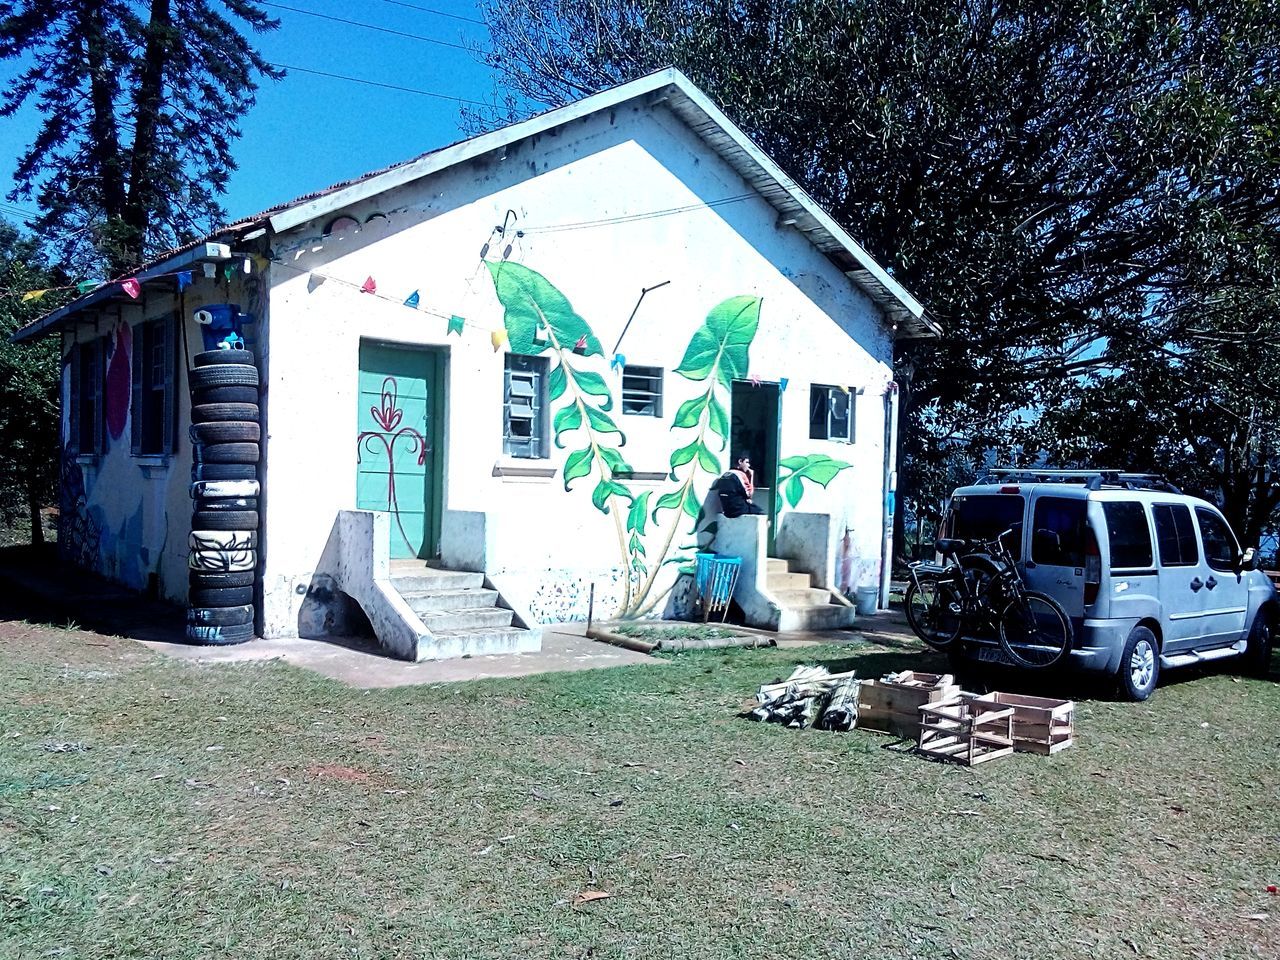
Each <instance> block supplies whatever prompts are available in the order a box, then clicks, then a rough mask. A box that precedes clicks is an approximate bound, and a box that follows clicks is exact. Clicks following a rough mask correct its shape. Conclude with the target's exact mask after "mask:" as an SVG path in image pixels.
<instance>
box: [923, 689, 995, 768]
mask: <svg viewBox="0 0 1280 960" xmlns="http://www.w3.org/2000/svg"><path fill="white" fill-rule="evenodd" d="M916 750H917V751H918V752H919V753H922V754H924V755H925V756H926V757H933V758H934V759H937V760H949V761H951V762H952V763H961V764H964V765H965V766H966V767H973V766H976V765H977V764H979V763H986V762H987V761H988V760H997V759H999V758H1000V757H1007V756H1009V755H1010V754H1011V753H1013V707H995V708H993V707H992V706H991V705H990V704H984V703H980V702H979V701H978V700H977V699H976V698H975V699H973V700H956V701H954V702H952V703H927V704H925V705H924V706H922V707H921V708H920V733H919V736H918V738H917V740H916Z"/></svg>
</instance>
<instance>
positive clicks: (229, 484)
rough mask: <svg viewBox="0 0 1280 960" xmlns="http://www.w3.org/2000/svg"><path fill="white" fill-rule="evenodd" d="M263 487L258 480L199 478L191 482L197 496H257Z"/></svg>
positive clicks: (192, 489) (194, 495) (192, 492)
mask: <svg viewBox="0 0 1280 960" xmlns="http://www.w3.org/2000/svg"><path fill="white" fill-rule="evenodd" d="M260 490H261V487H259V486H258V481H257V480H197V481H196V482H195V483H193V484H191V496H192V498H193V499H194V498H196V497H256V496H257V495H258V492H259V491H260Z"/></svg>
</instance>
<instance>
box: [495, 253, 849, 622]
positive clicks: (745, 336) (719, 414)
mask: <svg viewBox="0 0 1280 960" xmlns="http://www.w3.org/2000/svg"><path fill="white" fill-rule="evenodd" d="M486 265H487V266H488V269H489V275H490V277H491V279H492V280H493V285H494V290H495V293H496V294H497V297H498V300H499V302H500V303H501V304H502V307H503V311H504V314H503V320H504V324H505V326H506V332H507V338H508V341H509V343H510V345H511V350H512V352H514V353H520V354H528V355H538V354H548V355H549V358H550V360H551V368H550V372H549V374H548V403H549V404H550V406H551V412H552V433H553V435H554V438H555V445H556V447H557V448H559V449H568V450H569V452H568V454H567V455H566V457H565V461H564V467H563V471H562V477H563V480H564V488H565V492H566V493H567V492H570V491H571V490H572V488H573V485H574V483H575V482H577V481H582V480H586V481H587V482H589V483H590V484H591V503H592V506H593V507H594V508H595V509H597V510H599V511H600V512H601V513H603V514H605V515H607V516H610V517H612V520H613V525H614V530H615V533H616V536H617V540H618V549H619V554H620V557H621V559H622V569H623V571H624V573H625V575H624V576H623V577H622V584H621V594H622V596H621V602H620V603H619V605H618V616H620V617H626V618H631V617H642V616H646V615H648V614H651V613H652V612H653V611H654V610H656V609H657V608H658V605H659V604H660V603H662V602H663V601H664V600H665V599H666V598H667V596H668V594H669V593H670V592H671V590H673V589H675V588H676V587H677V585H678V584H680V583H682V582H683V581H684V578H680V577H677V578H676V579H675V581H674V582H673V583H672V584H671V585H670V586H668V587H666V588H665V589H662V590H659V589H658V580H659V574H660V573H661V572H662V570H663V569H664V568H665V567H667V566H668V565H675V566H676V567H677V570H679V571H680V572H681V573H687V572H691V567H690V566H689V564H690V563H691V562H692V560H693V551H694V550H695V549H696V547H695V545H694V543H684V544H677V542H676V537H677V535H678V533H679V532H680V531H681V530H682V529H684V530H686V531H687V534H688V536H687V537H685V538H683V539H686V540H692V541H695V542H696V540H697V539H698V536H699V534H701V535H702V537H703V539H704V540H705V539H706V538H707V537H708V536H709V537H714V535H715V532H716V526H717V521H715V520H714V519H710V518H709V517H708V516H707V514H706V512H705V510H704V508H703V503H704V502H705V500H706V496H707V493H708V491H709V489H710V485H711V483H713V482H714V481H715V480H716V479H718V478H719V476H720V475H721V471H722V468H723V465H722V461H721V456H722V455H723V454H724V452H725V450H726V448H727V446H728V444H729V434H730V425H729V414H728V408H729V400H730V397H731V391H732V387H733V383H734V381H735V380H743V379H747V378H748V377H749V372H748V371H749V367H750V350H751V344H752V342H753V341H754V340H755V336H756V332H757V330H758V329H759V325H760V316H761V305H762V301H761V299H760V298H759V297H755V296H747V295H740V296H734V297H729V298H728V299H727V300H724V301H722V302H720V303H718V304H716V305H715V306H714V307H712V309H711V311H710V312H709V313H708V314H707V316H706V318H705V319H704V320H703V322H702V323H701V325H700V326H698V327H697V329H695V330H694V332H693V336H692V337H691V338H690V340H689V344H688V346H687V347H686V349H685V353H684V357H683V359H682V360H681V362H680V365H679V366H678V367H677V368H676V370H675V372H676V373H677V374H678V375H679V376H681V377H683V378H684V379H685V380H686V381H688V382H689V383H690V384H692V385H693V386H695V387H696V388H697V390H696V393H695V395H694V396H692V397H690V398H689V399H687V400H685V401H683V402H682V403H681V404H680V406H679V408H678V409H677V411H676V414H675V417H674V418H673V420H672V423H671V429H672V431H675V432H676V433H677V436H678V438H679V439H678V443H679V444H680V445H679V446H677V447H676V448H675V449H674V450H672V452H671V455H670V460H669V466H670V474H669V482H670V489H668V490H666V491H665V492H657V491H653V490H645V491H643V492H640V493H636V492H634V491H633V490H632V489H631V487H630V486H629V485H628V484H627V482H626V480H627V478H628V477H629V476H630V474H631V472H632V470H631V467H630V465H629V464H628V463H627V461H626V458H625V456H624V454H623V452H622V450H623V447H625V446H626V442H627V441H626V436H625V435H624V434H623V432H622V431H621V430H620V429H619V427H618V425H617V423H616V422H615V421H614V419H613V417H612V416H611V415H610V414H611V411H612V409H613V392H612V390H611V388H610V387H609V384H608V381H607V380H606V379H605V377H604V376H603V375H602V374H601V373H600V372H599V371H598V370H593V369H591V368H590V366H591V359H592V358H593V357H600V358H603V350H602V349H601V346H600V341H599V339H598V338H597V337H596V335H595V333H594V332H593V331H592V329H591V326H590V324H589V323H588V322H587V321H586V320H585V319H583V318H582V317H581V316H580V315H579V314H578V313H577V312H576V311H575V310H574V309H573V306H572V304H571V303H570V302H569V299H568V298H567V297H566V296H565V295H564V294H563V293H562V292H561V291H560V290H559V289H557V288H556V287H555V286H554V285H553V284H552V283H551V282H550V281H549V280H547V278H546V277H544V276H542V275H541V274H540V273H538V272H537V271H535V270H532V269H530V268H529V267H526V266H524V265H523V264H520V263H514V262H512V261H500V262H493V261H486ZM848 468H849V464H847V463H844V462H843V461H839V460H834V459H832V458H830V457H827V456H825V455H822V454H811V455H808V456H802V457H788V458H786V459H785V460H783V461H782V462H781V463H780V477H779V483H778V486H779V495H780V498H781V497H782V496H784V495H785V498H786V503H787V504H789V505H790V506H791V507H795V506H796V505H797V504H799V502H800V500H801V498H802V497H803V496H804V491H805V487H804V481H805V480H808V481H810V482H811V483H816V484H818V485H820V486H823V487H826V486H827V484H829V483H830V482H831V480H832V479H834V478H835V476H837V475H838V474H839V473H840V472H841V471H843V470H846V469H848ZM655 493H656V494H657V495H656V497H655ZM781 502H782V501H781V499H780V501H779V504H780V506H781ZM664 512H669V513H670V514H671V515H672V516H671V518H670V521H669V523H668V524H667V526H666V530H665V533H662V532H660V521H661V517H662V514H663V513H664ZM686 521H687V524H688V525H687V526H686ZM655 538H657V539H658V542H657V543H654V542H652V541H653V540H654V539H655Z"/></svg>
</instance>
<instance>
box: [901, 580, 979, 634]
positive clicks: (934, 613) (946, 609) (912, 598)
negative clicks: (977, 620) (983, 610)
mask: <svg viewBox="0 0 1280 960" xmlns="http://www.w3.org/2000/svg"><path fill="white" fill-rule="evenodd" d="M959 602H960V599H959V597H958V596H957V594H956V592H955V587H953V586H952V585H951V584H949V583H942V582H939V581H938V579H937V578H936V577H920V578H919V579H917V580H912V581H911V585H910V586H909V587H907V593H906V596H905V597H903V600H902V606H903V608H904V609H905V610H906V613H907V623H908V624H910V625H911V629H912V630H914V631H915V634H916V636H917V637H919V638H920V639H921V640H923V641H924V642H925V643H926V644H927V645H929V646H930V647H933V649H935V650H946V649H947V648H948V647H950V646H951V645H952V644H953V643H955V642H956V640H957V639H958V638H959V636H960V630H961V628H962V627H963V626H964V618H963V617H962V616H961V615H960V614H959V613H957V612H956V608H957V606H958V604H959Z"/></svg>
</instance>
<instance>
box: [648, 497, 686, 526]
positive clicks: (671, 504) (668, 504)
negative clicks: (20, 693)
mask: <svg viewBox="0 0 1280 960" xmlns="http://www.w3.org/2000/svg"><path fill="white" fill-rule="evenodd" d="M679 506H680V491H678V490H677V491H676V492H675V493H664V494H663V495H662V496H660V497H659V498H658V505H657V506H656V507H654V508H653V514H652V516H653V522H654V523H657V522H658V511H659V510H674V509H675V508H677V507H679Z"/></svg>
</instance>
